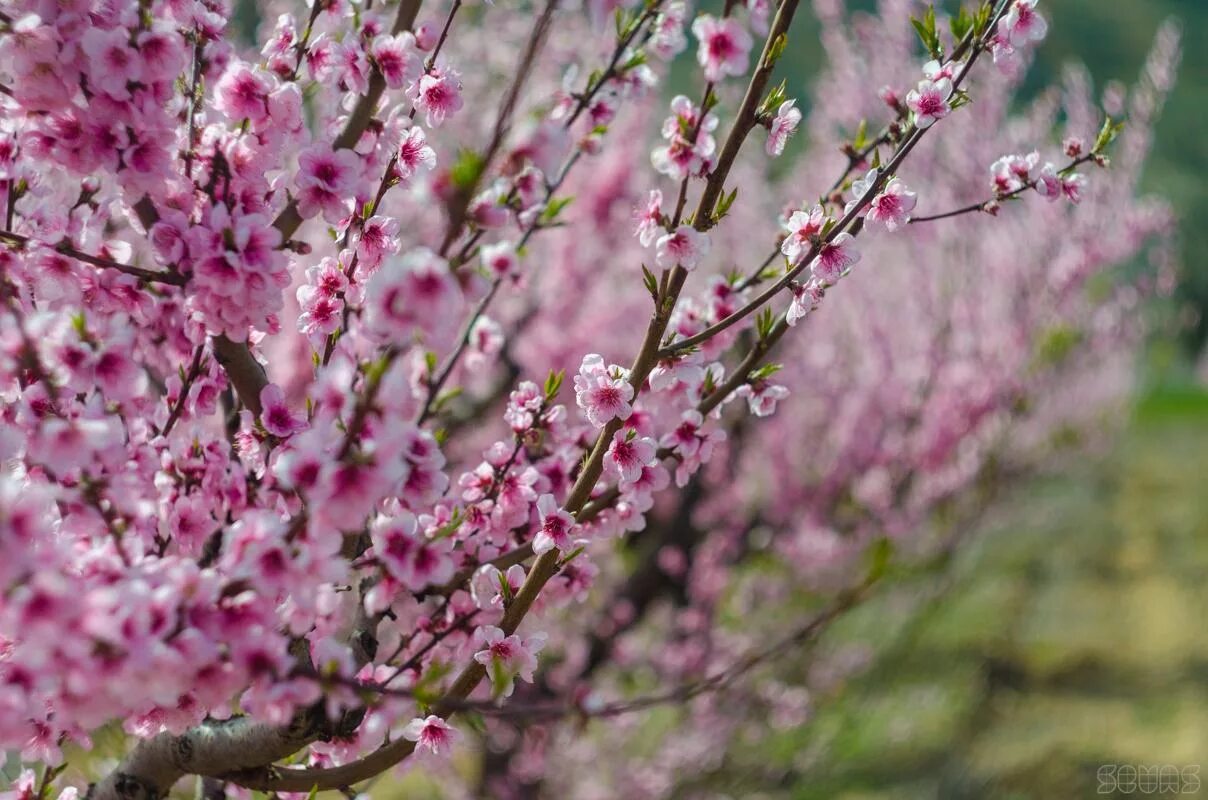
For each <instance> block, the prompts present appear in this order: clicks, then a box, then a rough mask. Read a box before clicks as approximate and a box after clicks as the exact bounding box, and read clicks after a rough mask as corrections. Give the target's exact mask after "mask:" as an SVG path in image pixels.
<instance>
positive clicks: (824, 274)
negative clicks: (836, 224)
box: [810, 233, 860, 285]
mask: <svg viewBox="0 0 1208 800" xmlns="http://www.w3.org/2000/svg"><path fill="white" fill-rule="evenodd" d="M852 240H853V237H852V235H851V234H850V233H841V234H839V235H838V236H836V237H835V238H834V239H832V240H831V241H830V242H828V243H826V244H824V245H822V249H821V250H819V251H818V255H817V256H816V257H815V258H814V260H813V261H811V262H810V271H811V272H812V273H813V275H814V277H816V278H817V279H818V280H820V281H822V282H824V283H827V284H832V285H833V284H834V283H836V282H837V281H838V280H839V279H840V278H841V277H843V274H844V273H845V272H846V271H847V270H848V269H849V268H851V266H852V265H853V264H855V263H856V262H858V261H859V260H860V254H859V253H857V252H856V251H855V249H854V248H853V247H852V245H851V242H852Z"/></svg>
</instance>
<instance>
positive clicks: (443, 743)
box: [402, 714, 460, 756]
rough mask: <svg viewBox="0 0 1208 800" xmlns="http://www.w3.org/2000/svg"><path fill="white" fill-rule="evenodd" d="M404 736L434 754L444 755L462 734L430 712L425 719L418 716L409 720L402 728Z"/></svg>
mask: <svg viewBox="0 0 1208 800" xmlns="http://www.w3.org/2000/svg"><path fill="white" fill-rule="evenodd" d="M402 736H403V738H404V739H406V740H407V741H409V742H415V746H416V747H425V748H427V749H428V750H429V751H431V753H432V754H433V755H436V756H442V755H444V754H445V752H446V751H448V750H451V749H452V748H453V743H454V742H456V741H457V739H458V738H459V736H460V734H459V733H458V732H457V730H456V729H455V728H453V727H452V726H451V725H449V723H447V722H445V721H444V720H443V719H441V718H440V717H438V716H436V715H435V714H429V715H428V716H427V717H425V718H423V719H421V718H419V717H416V718H415V719H413V720H411V721H410V722H408V723H407V725H406V726H405V727H404V728H403V730H402Z"/></svg>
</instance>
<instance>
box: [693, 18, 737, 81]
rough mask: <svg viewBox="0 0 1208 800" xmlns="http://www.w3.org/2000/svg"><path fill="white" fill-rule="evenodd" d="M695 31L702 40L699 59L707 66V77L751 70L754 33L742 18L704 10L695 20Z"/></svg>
mask: <svg viewBox="0 0 1208 800" xmlns="http://www.w3.org/2000/svg"><path fill="white" fill-rule="evenodd" d="M692 34H693V35H694V36H695V37H696V38H697V39H698V40H699V41H700V49H699V50H697V52H696V60H697V62H698V63H699V64H700V65H701V67H702V68H704V71H705V80H707V81H710V82H716V81H720V80H721V79H722V78H724V77H725V76H727V75H741V74H743V73H744V72H746V71H747V54H748V53H749V52H750V50H751V34H750V33H748V32H747V29H746V28H744V27H743V26H742V23H740V22H739V21H738V20H736V19H734V18H733V17H726V18H725V19H718V18H717V17H714V16H713V15H712V14H701V15H700V16H699V17H697V18H696V20H695V21H694V22H693V23H692Z"/></svg>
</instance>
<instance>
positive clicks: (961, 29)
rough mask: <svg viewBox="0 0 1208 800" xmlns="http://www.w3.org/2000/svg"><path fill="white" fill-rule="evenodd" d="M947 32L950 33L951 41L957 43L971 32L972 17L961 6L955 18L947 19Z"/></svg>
mask: <svg viewBox="0 0 1208 800" xmlns="http://www.w3.org/2000/svg"><path fill="white" fill-rule="evenodd" d="M948 30H950V31H951V32H952V41H954V42H959V41H960V40H962V39H964V38H965V36H966V34H968V33H969V32H970V31H972V30H973V15H972V14H970V13H969V12H968V11H967V10H966V9H965V7H964V6H961V7H960V10H959V11H957V12H956V16H954V17H951V18H949V20H948Z"/></svg>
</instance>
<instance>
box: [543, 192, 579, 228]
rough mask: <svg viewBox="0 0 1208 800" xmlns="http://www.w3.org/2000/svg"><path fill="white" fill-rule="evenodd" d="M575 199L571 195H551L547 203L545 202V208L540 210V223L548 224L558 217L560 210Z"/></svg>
mask: <svg viewBox="0 0 1208 800" xmlns="http://www.w3.org/2000/svg"><path fill="white" fill-rule="evenodd" d="M574 201H575V198H574V196H573V195H571V196H568V197H552V198H550V201H549V203H547V204H546V206H545V210H544V211H542V212H541V220H540V222H541V224H542V225H549V224H550V223H552V222H554V221H555V220H557V219H558V215H559V214H561V213H562V210H563V209H564V208H566V207H567V206H569V205H570V204H571V203H573V202H574Z"/></svg>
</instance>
